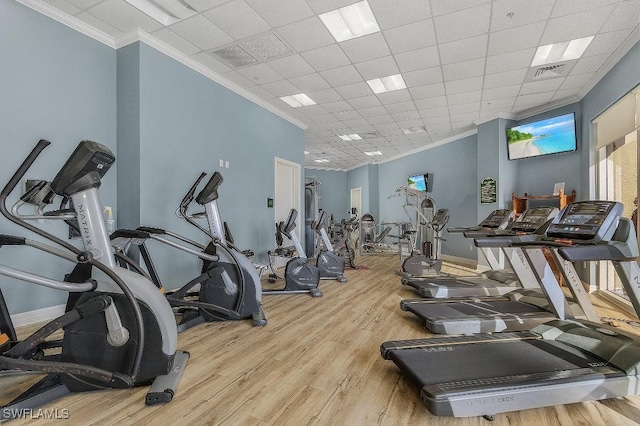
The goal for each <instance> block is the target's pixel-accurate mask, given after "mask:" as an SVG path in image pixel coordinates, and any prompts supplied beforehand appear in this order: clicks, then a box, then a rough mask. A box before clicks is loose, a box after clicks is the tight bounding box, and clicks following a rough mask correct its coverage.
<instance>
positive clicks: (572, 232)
mask: <svg viewBox="0 0 640 426" xmlns="http://www.w3.org/2000/svg"><path fill="white" fill-rule="evenodd" d="M614 209H616V210H621V209H622V204H620V203H616V202H614V201H583V202H579V203H572V204H569V205H568V206H567V208H566V209H565V210H564V213H563V214H562V217H560V219H559V220H558V221H557V222H556V223H554V224H553V225H551V226H550V227H549V230H548V231H547V236H548V237H552V238H569V239H580V240H588V239H593V238H594V237H596V236H597V235H598V233H599V232H600V230H601V228H603V225H604V224H605V222H606V221H607V220H608V219H609V218H610V216H611V213H612V210H614ZM617 213H618V214H619V213H620V212H617Z"/></svg>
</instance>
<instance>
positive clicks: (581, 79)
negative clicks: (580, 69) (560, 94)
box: [560, 74, 592, 90]
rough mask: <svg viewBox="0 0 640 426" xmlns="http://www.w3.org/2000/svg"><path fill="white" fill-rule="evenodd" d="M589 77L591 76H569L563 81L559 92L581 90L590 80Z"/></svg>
mask: <svg viewBox="0 0 640 426" xmlns="http://www.w3.org/2000/svg"><path fill="white" fill-rule="evenodd" d="M591 77H592V75H591V74H580V75H570V76H568V77H567V78H565V79H564V83H562V86H560V90H566V89H581V88H582V87H583V86H584V85H585V84H587V82H588V81H589V80H591Z"/></svg>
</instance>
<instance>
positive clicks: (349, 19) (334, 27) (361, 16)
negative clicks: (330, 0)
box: [320, 0, 380, 42]
mask: <svg viewBox="0 0 640 426" xmlns="http://www.w3.org/2000/svg"><path fill="white" fill-rule="evenodd" d="M320 19H321V20H322V22H323V23H324V25H325V26H326V27H327V29H328V30H329V31H330V32H331V35H332V36H333V37H334V38H335V39H336V41H337V42H341V41H346V40H351V39H352V38H356V37H362V36H364V35H367V34H373V33H377V32H379V31H380V27H379V26H378V23H377V22H376V18H375V17H374V16H373V12H372V11H371V7H369V3H368V2H367V1H366V0H365V1H361V2H359V3H354V4H352V5H350V6H345V7H341V8H340V9H336V10H332V11H331V12H327V13H323V14H322V15H320Z"/></svg>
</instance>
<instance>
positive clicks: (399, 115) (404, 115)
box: [391, 111, 420, 127]
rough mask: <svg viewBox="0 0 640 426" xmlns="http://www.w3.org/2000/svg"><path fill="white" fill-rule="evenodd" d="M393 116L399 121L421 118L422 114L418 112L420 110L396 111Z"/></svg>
mask: <svg viewBox="0 0 640 426" xmlns="http://www.w3.org/2000/svg"><path fill="white" fill-rule="evenodd" d="M391 116H392V117H393V118H394V119H395V120H396V121H398V122H403V121H410V120H419V119H420V114H419V113H418V111H405V112H396V113H392V114H391ZM398 125H400V124H398ZM401 127H402V126H401Z"/></svg>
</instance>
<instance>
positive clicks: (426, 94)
mask: <svg viewBox="0 0 640 426" xmlns="http://www.w3.org/2000/svg"><path fill="white" fill-rule="evenodd" d="M409 93H411V97H412V98H413V99H414V100H417V99H424V98H430V97H434V96H441V95H444V94H445V91H444V84H443V83H435V84H427V85H424V86H417V87H410V88H409Z"/></svg>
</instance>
